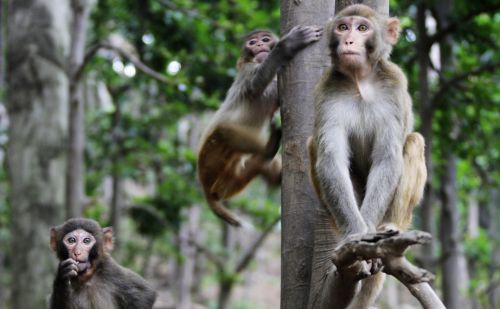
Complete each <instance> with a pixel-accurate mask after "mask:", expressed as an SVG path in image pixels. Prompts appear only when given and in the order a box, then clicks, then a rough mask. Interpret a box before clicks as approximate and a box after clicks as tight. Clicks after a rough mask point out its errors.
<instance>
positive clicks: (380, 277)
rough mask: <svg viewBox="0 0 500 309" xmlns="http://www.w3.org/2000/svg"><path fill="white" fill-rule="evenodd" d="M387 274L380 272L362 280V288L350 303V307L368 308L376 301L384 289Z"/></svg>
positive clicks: (352, 308) (354, 308) (350, 308)
mask: <svg viewBox="0 0 500 309" xmlns="http://www.w3.org/2000/svg"><path fill="white" fill-rule="evenodd" d="M384 281H385V274H384V273H382V272H378V273H376V274H374V275H372V276H370V277H368V278H366V279H363V280H361V289H360V290H359V292H358V293H357V294H356V296H355V297H354V299H353V301H352V302H351V303H350V304H349V307H348V309H368V308H370V306H372V305H373V304H374V303H375V300H377V297H378V295H379V294H380V292H381V291H382V287H383V285H384Z"/></svg>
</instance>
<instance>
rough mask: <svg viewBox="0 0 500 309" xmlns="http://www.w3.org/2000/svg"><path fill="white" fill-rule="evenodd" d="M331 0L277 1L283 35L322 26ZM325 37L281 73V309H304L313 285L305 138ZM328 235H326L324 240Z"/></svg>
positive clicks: (324, 62) (325, 59)
mask: <svg viewBox="0 0 500 309" xmlns="http://www.w3.org/2000/svg"><path fill="white" fill-rule="evenodd" d="M333 10H334V1H326V0H318V1H297V0H283V1H281V16H282V17H281V26H280V28H281V33H282V34H284V33H286V32H287V31H289V30H290V29H291V28H292V27H293V26H295V25H298V24H303V25H320V26H323V25H324V24H325V23H326V21H327V20H328V18H329V17H331V16H333ZM325 37H326V36H324V37H323V38H322V39H321V41H320V42H318V43H315V44H313V45H312V46H310V47H307V49H306V50H305V51H304V52H301V53H299V54H298V55H297V56H296V57H295V58H294V59H293V60H292V62H291V63H290V64H289V65H288V66H287V67H286V68H285V69H284V71H283V72H282V74H280V75H279V80H278V82H279V83H278V84H279V93H280V104H281V119H282V123H283V139H282V142H283V144H282V145H283V176H282V184H281V187H282V198H281V201H282V217H281V218H282V241H281V252H282V255H281V256H282V258H281V265H282V266H281V278H282V281H281V308H284V309H293V308H300V309H302V308H306V307H307V300H308V296H309V292H310V291H309V288H310V281H311V269H312V259H313V243H314V232H313V231H314V227H315V225H316V224H315V222H314V212H315V209H317V208H319V207H318V206H319V205H318V201H317V198H316V195H315V194H314V192H313V190H312V187H311V185H310V182H309V177H308V169H309V158H308V156H307V151H306V140H307V138H308V137H309V136H310V135H311V134H312V126H313V106H312V92H313V89H314V85H315V84H316V82H317V80H318V79H319V77H320V75H321V73H322V71H323V70H324V69H325V68H326V67H327V66H328V65H329V63H330V57H329V51H328V48H327V43H326V38H325ZM329 236H331V233H330V234H329V235H326V237H327V238H328V237H329Z"/></svg>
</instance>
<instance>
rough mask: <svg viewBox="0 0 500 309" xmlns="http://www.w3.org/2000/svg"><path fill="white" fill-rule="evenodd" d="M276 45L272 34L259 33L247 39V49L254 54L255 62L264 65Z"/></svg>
mask: <svg viewBox="0 0 500 309" xmlns="http://www.w3.org/2000/svg"><path fill="white" fill-rule="evenodd" d="M275 44H276V41H275V40H274V38H273V36H272V34H270V33H268V32H257V33H254V34H252V35H251V36H249V37H248V38H247V40H246V42H245V48H246V49H248V50H249V51H250V52H251V53H252V55H253V59H254V61H255V62H257V63H262V62H264V60H266V58H267V56H268V55H269V53H270V52H271V50H272V49H273V47H274V45H275Z"/></svg>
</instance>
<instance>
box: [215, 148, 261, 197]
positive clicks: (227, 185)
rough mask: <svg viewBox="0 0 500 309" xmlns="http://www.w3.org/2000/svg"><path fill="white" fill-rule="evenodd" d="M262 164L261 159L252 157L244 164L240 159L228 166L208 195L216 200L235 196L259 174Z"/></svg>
mask: <svg viewBox="0 0 500 309" xmlns="http://www.w3.org/2000/svg"><path fill="white" fill-rule="evenodd" d="M262 164H263V158H262V157H260V156H255V155H254V156H251V157H250V158H249V159H247V160H245V161H244V163H243V162H241V159H240V160H238V162H237V163H235V164H232V165H228V166H227V167H226V169H225V171H224V172H223V173H222V174H221V175H220V176H219V177H218V179H217V180H216V181H215V182H214V184H213V185H212V187H211V188H210V195H211V196H212V197H213V198H215V199H218V200H225V199H228V198H230V197H232V196H234V195H236V194H237V193H239V192H240V191H241V190H243V189H244V188H245V187H246V185H247V184H248V183H249V182H250V181H251V180H252V179H253V178H254V177H255V176H257V175H258V174H259V173H260V170H261V166H262Z"/></svg>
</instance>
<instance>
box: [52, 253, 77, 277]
mask: <svg viewBox="0 0 500 309" xmlns="http://www.w3.org/2000/svg"><path fill="white" fill-rule="evenodd" d="M76 276H78V262H77V261H75V260H73V259H71V258H69V259H67V260H64V261H62V262H61V263H59V269H58V271H57V278H58V279H59V280H61V281H62V282H64V283H69V281H70V280H71V279H73V278H75V277H76Z"/></svg>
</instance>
